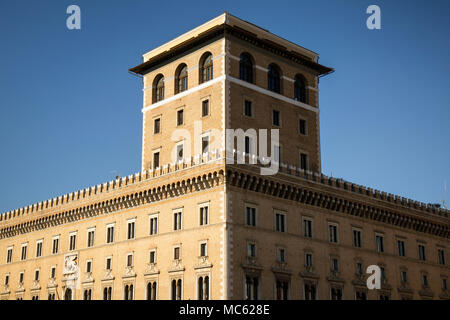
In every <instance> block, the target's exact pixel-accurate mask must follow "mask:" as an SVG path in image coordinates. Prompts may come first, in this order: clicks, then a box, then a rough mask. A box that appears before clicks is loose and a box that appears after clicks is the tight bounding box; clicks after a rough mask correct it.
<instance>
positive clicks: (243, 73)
mask: <svg viewBox="0 0 450 320" xmlns="http://www.w3.org/2000/svg"><path fill="white" fill-rule="evenodd" d="M240 58H241V59H240V61H239V78H240V79H241V80H244V81H247V82H250V83H253V59H252V57H251V56H250V55H249V54H248V53H243V54H241V57H240Z"/></svg>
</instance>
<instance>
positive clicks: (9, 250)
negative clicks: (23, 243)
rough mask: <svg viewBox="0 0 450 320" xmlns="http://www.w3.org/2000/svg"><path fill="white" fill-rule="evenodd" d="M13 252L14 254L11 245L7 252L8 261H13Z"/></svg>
mask: <svg viewBox="0 0 450 320" xmlns="http://www.w3.org/2000/svg"><path fill="white" fill-rule="evenodd" d="M12 254H13V248H12V247H9V248H8V249H7V252H6V263H11V262H12Z"/></svg>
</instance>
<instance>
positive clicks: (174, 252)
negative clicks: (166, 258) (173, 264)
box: [173, 247, 180, 260]
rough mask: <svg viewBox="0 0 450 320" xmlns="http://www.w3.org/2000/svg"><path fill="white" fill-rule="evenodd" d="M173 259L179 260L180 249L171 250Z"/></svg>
mask: <svg viewBox="0 0 450 320" xmlns="http://www.w3.org/2000/svg"><path fill="white" fill-rule="evenodd" d="M173 259H174V260H180V247H175V248H173Z"/></svg>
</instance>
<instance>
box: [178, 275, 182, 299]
mask: <svg viewBox="0 0 450 320" xmlns="http://www.w3.org/2000/svg"><path fill="white" fill-rule="evenodd" d="M181 297H182V296H181V279H178V281H177V300H181Z"/></svg>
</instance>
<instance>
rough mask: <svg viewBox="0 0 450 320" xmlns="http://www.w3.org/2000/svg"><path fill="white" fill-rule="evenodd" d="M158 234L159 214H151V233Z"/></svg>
mask: <svg viewBox="0 0 450 320" xmlns="http://www.w3.org/2000/svg"><path fill="white" fill-rule="evenodd" d="M155 234H158V216H157V215H153V216H150V235H151V236H152V235H155Z"/></svg>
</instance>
